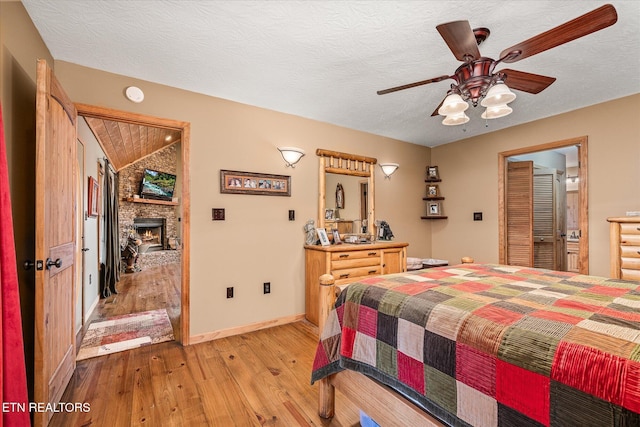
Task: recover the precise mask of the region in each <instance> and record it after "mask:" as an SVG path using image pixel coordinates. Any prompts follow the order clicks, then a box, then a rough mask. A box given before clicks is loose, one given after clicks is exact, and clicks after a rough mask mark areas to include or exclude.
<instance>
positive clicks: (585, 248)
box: [498, 136, 589, 274]
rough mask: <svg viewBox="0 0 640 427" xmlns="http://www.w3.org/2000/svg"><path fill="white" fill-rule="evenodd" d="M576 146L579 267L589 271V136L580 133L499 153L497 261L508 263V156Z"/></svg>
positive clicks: (583, 270) (582, 272) (585, 272)
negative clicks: (506, 169) (506, 184)
mask: <svg viewBox="0 0 640 427" xmlns="http://www.w3.org/2000/svg"><path fill="white" fill-rule="evenodd" d="M571 146H575V147H577V148H578V176H579V182H578V204H579V208H578V216H579V220H578V224H579V227H580V233H581V234H580V241H579V243H578V245H579V251H580V256H579V267H578V268H579V271H580V274H589V197H588V194H587V188H588V185H587V183H588V178H589V176H588V168H587V167H588V151H589V150H588V137H587V136H579V137H575V138H570V139H565V140H562V141H555V142H549V143H546V144H541V145H534V146H530V147H523V148H518V149H515V150H510V151H503V152H501V153H498V233H499V235H498V255H499V262H500V264H506V263H507V247H506V244H507V218H506V209H505V206H506V191H505V176H506V172H505V168H506V165H507V159H508V158H509V157H511V156H518V155H523V154H531V153H537V152H540V151H548V150H553V149H556V148H563V147H571Z"/></svg>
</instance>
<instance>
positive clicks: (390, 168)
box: [380, 163, 400, 179]
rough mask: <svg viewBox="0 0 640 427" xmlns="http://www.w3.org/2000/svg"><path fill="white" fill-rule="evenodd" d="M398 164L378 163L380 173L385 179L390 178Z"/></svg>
mask: <svg viewBox="0 0 640 427" xmlns="http://www.w3.org/2000/svg"><path fill="white" fill-rule="evenodd" d="M398 166H400V165H399V164H397V163H380V168H381V169H382V173H383V174H384V177H385V178H387V179H391V175H393V173H394V172H395V171H396V170H397V169H398Z"/></svg>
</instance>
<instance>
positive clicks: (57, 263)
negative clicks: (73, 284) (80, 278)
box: [47, 258, 62, 270]
mask: <svg viewBox="0 0 640 427" xmlns="http://www.w3.org/2000/svg"><path fill="white" fill-rule="evenodd" d="M51 267H57V268H60V267H62V260H61V259H60V258H58V259H56V260H55V261H52V260H51V258H47V270H49V269H51Z"/></svg>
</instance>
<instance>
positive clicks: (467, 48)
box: [436, 21, 480, 62]
mask: <svg viewBox="0 0 640 427" xmlns="http://www.w3.org/2000/svg"><path fill="white" fill-rule="evenodd" d="M436 29H437V30H438V32H439V33H440V35H441V36H442V38H443V39H444V41H445V42H446V43H447V46H449V49H451V52H453V55H454V56H455V57H456V59H457V60H458V61H463V62H466V61H467V60H468V58H469V57H471V59H478V58H480V50H479V49H478V42H477V41H476V36H475V35H474V34H473V30H472V29H471V26H470V25H469V21H453V22H447V23H446V24H440V25H438V26H437V27H436Z"/></svg>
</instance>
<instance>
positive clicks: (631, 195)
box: [431, 95, 640, 276]
mask: <svg viewBox="0 0 640 427" xmlns="http://www.w3.org/2000/svg"><path fill="white" fill-rule="evenodd" d="M639 113H640V95H633V96H629V97H625V98H621V99H618V100H615V101H611V102H607V103H603V104H599V105H595V106H592V107H588V108H584V109H581V110H577V111H573V112H569V113H565V114H561V115H558V116H554V117H550V118H548V119H543V120H538V121H536V122H532V123H527V124H524V125H521V126H516V127H513V128H509V129H505V130H502V131H498V132H493V133H490V134H487V135H483V136H479V137H476V138H469V139H465V140H462V141H458V142H455V143H452V144H447V145H444V146H439V147H435V148H434V149H433V150H432V152H431V155H432V163H433V164H437V165H438V166H439V169H440V175H441V177H442V183H441V184H440V187H441V189H442V192H443V195H445V196H446V200H445V201H444V203H445V206H446V213H447V215H448V216H449V219H448V220H447V221H446V222H435V223H434V226H433V229H432V239H433V246H432V248H433V256H434V257H438V258H445V259H450V260H451V259H452V260H459V259H460V257H461V256H465V255H468V256H472V257H474V258H475V259H476V261H479V262H498V218H497V215H498V153H499V152H502V151H508V150H512V149H516V148H520V147H528V146H534V145H540V144H545V143H548V142H554V141H560V140H565V139H569V138H574V137H579V136H584V135H586V136H587V137H588V147H589V165H588V174H589V175H588V176H589V233H590V245H589V265H590V273H591V274H595V275H601V276H608V275H609V246H608V245H609V241H608V239H609V224H608V223H607V221H606V218H607V217H610V216H624V215H625V213H626V211H630V210H640V120H638V117H639ZM516 114H517V112H516ZM475 211H482V212H483V213H484V220H483V221H482V222H474V221H473V212H475Z"/></svg>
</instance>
